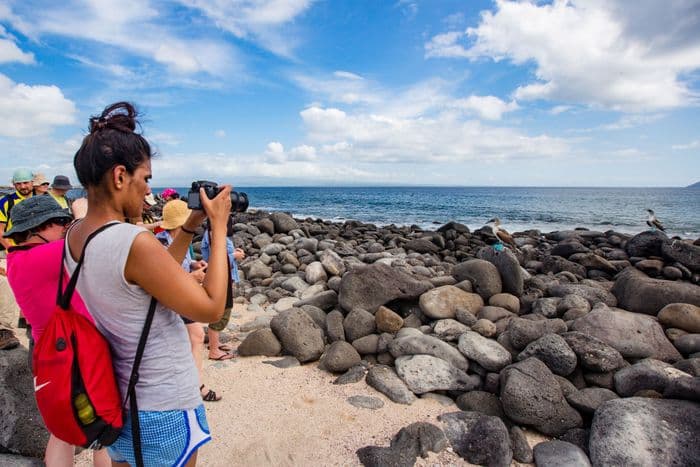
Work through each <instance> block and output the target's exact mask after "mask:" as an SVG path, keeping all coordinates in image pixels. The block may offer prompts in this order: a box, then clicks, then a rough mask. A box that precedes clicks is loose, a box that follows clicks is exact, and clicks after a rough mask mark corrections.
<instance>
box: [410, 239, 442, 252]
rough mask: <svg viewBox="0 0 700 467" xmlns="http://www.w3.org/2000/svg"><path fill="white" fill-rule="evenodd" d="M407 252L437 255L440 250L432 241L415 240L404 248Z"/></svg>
mask: <svg viewBox="0 0 700 467" xmlns="http://www.w3.org/2000/svg"><path fill="white" fill-rule="evenodd" d="M403 247H404V248H405V249H406V250H413V251H416V252H418V253H437V252H438V251H440V248H439V247H438V246H437V245H435V244H434V243H433V242H431V241H430V240H422V239H415V240H409V241H407V242H406V243H405V244H404V246H403Z"/></svg>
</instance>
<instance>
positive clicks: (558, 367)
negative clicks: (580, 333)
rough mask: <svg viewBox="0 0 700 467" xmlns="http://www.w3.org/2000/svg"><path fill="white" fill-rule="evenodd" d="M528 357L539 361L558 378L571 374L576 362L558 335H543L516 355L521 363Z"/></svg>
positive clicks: (574, 355) (574, 356)
mask: <svg viewBox="0 0 700 467" xmlns="http://www.w3.org/2000/svg"><path fill="white" fill-rule="evenodd" d="M530 357H535V358H537V359H539V360H541V361H542V362H543V363H544V364H545V365H547V367H548V368H549V369H550V370H552V373H554V374H556V375H560V376H568V375H570V374H571V373H573V372H574V370H575V369H576V363H577V362H578V360H577V358H576V354H575V353H574V351H573V350H571V347H569V344H567V343H566V341H565V340H564V338H563V337H561V336H560V335H559V334H545V335H544V336H542V337H540V338H539V339H537V340H536V341H533V342H530V343H529V344H528V345H527V347H525V349H524V350H523V351H522V352H520V353H519V354H518V357H517V360H518V361H522V360H525V359H528V358H530Z"/></svg>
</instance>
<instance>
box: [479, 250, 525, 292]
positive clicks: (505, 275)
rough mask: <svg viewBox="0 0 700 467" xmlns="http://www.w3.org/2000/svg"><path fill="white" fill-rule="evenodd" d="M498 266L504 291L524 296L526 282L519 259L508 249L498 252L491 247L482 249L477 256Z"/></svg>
mask: <svg viewBox="0 0 700 467" xmlns="http://www.w3.org/2000/svg"><path fill="white" fill-rule="evenodd" d="M477 256H478V257H479V258H481V259H485V260H486V261H488V262H489V263H491V264H493V265H494V266H496V269H498V272H499V274H500V275H501V283H502V284H503V291H504V292H507V293H510V294H513V295H515V296H516V297H519V296H521V295H522V294H523V289H524V280H523V273H522V269H521V268H520V263H519V262H518V258H516V257H515V255H514V254H513V252H511V251H510V250H508V249H505V250H503V251H496V250H494V249H493V248H491V247H486V248H482V249H481V250H479V253H478V255H477Z"/></svg>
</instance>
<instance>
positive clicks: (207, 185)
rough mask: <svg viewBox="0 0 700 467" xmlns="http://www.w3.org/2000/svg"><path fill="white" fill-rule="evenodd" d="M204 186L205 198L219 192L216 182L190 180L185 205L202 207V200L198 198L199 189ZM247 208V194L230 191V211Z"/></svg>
mask: <svg viewBox="0 0 700 467" xmlns="http://www.w3.org/2000/svg"><path fill="white" fill-rule="evenodd" d="M200 188H204V193H205V194H206V195H207V198H209V199H212V198H213V197H215V196H216V195H218V194H219V192H220V191H221V188H219V185H217V184H216V182H209V181H207V180H197V181H196V182H192V188H190V191H188V192H187V207H188V208H190V209H200V210H201V209H202V200H201V199H200V198H199V189H200ZM246 209H248V195H247V194H245V193H238V192H236V191H232V192H231V211H233V212H245V211H246Z"/></svg>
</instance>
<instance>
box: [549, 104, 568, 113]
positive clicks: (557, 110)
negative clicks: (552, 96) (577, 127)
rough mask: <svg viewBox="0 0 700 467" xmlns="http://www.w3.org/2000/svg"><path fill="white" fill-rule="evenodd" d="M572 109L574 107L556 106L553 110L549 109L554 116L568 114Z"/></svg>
mask: <svg viewBox="0 0 700 467" xmlns="http://www.w3.org/2000/svg"><path fill="white" fill-rule="evenodd" d="M571 109H572V107H571V106H570V105H556V106H554V107H552V108H551V109H549V113H550V114H552V115H559V114H562V113H564V112H568V111H569V110H571Z"/></svg>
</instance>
